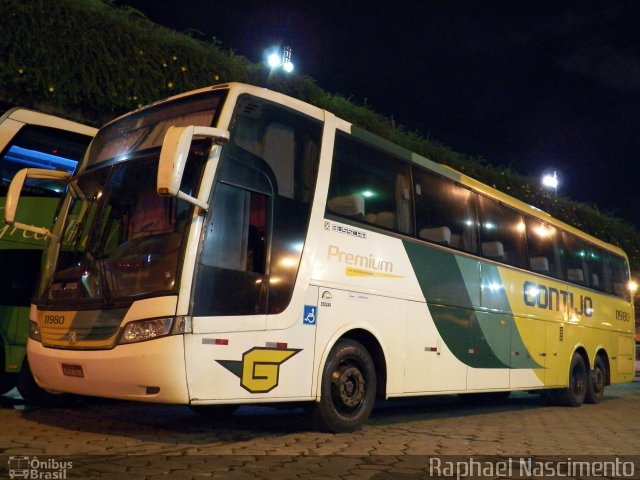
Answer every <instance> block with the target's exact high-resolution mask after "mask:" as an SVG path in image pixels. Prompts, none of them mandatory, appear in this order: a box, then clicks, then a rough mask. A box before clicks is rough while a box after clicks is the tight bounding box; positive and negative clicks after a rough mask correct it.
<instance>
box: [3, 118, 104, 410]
mask: <svg viewBox="0 0 640 480" xmlns="http://www.w3.org/2000/svg"><path fill="white" fill-rule="evenodd" d="M96 132H97V129H95V128H92V127H88V126H85V125H82V124H80V123H76V122H71V121H69V120H65V119H63V118H60V117H56V116H53V115H47V114H44V113H40V112H35V111H32V110H28V109H24V108H12V109H11V110H8V111H7V112H6V113H5V114H4V115H2V116H0V174H1V175H2V185H1V186H0V210H4V207H5V195H6V193H7V189H8V187H9V184H10V182H11V180H12V179H13V176H14V175H15V174H16V172H18V171H19V170H21V169H23V168H29V167H30V168H41V169H48V170H59V171H64V172H69V173H71V172H73V170H74V169H75V167H76V164H77V163H78V161H79V160H80V159H81V158H82V156H83V155H84V152H85V150H86V149H87V147H88V146H89V142H90V141H91V139H92V138H93V136H94V135H95V133H96ZM63 189H64V184H61V183H60V182H51V181H48V180H30V181H29V182H27V184H26V185H25V188H24V190H23V192H22V197H23V198H22V200H21V202H22V203H23V205H22V209H21V211H22V213H23V214H24V217H25V218H24V219H25V221H26V222H28V223H30V224H37V225H50V224H52V223H53V217H54V214H55V210H56V206H57V205H58V202H59V200H60V197H61V196H62V191H63ZM43 245H44V236H42V235H40V234H38V233H34V232H31V231H27V230H24V229H22V228H18V227H11V226H9V225H6V224H4V222H2V224H1V225H0V266H1V268H0V394H3V393H6V392H8V391H9V390H11V389H12V388H13V387H14V386H16V385H18V386H19V389H20V391H21V392H22V395H23V396H24V397H27V398H28V399H29V400H31V401H33V400H34V399H35V398H34V397H35V396H38V395H40V394H41V392H40V391H39V390H38V389H37V386H36V384H35V382H34V381H33V379H32V378H31V376H30V373H29V366H28V364H27V363H26V348H27V338H28V332H29V304H30V301H31V296H32V295H33V293H34V291H35V287H36V283H37V280H38V276H39V274H40V263H41V257H42V247H43Z"/></svg>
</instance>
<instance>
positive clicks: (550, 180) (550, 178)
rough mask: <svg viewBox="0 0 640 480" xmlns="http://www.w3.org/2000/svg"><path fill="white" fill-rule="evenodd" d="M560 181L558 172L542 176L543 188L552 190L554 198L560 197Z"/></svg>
mask: <svg viewBox="0 0 640 480" xmlns="http://www.w3.org/2000/svg"><path fill="white" fill-rule="evenodd" d="M559 184H560V181H559V180H558V172H557V171H555V170H554V171H553V174H549V173H546V174H544V175H543V176H542V186H544V187H545V188H552V189H553V194H554V196H556V197H557V196H558V185H559Z"/></svg>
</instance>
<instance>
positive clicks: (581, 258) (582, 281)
mask: <svg viewBox="0 0 640 480" xmlns="http://www.w3.org/2000/svg"><path fill="white" fill-rule="evenodd" d="M562 251H563V255H562V264H563V267H564V273H565V278H566V279H567V281H569V282H571V283H575V284H578V285H583V286H586V287H590V286H591V279H590V276H589V266H588V264H587V259H588V256H589V246H588V245H587V243H586V242H585V241H583V240H581V239H579V238H578V237H576V236H575V235H571V234H570V233H567V232H562Z"/></svg>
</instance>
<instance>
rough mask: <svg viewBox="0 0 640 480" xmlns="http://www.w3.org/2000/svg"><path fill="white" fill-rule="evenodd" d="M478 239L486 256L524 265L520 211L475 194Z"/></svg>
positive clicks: (526, 263) (523, 237) (524, 250)
mask: <svg viewBox="0 0 640 480" xmlns="http://www.w3.org/2000/svg"><path fill="white" fill-rule="evenodd" d="M478 207H479V208H478V215H479V218H480V239H481V241H482V255H483V256H484V257H486V258H489V259H492V260H497V261H501V262H505V263H508V264H510V265H515V266H516V267H521V268H527V267H528V264H529V262H528V261H527V257H526V252H527V245H526V239H525V224H524V221H523V219H522V215H521V214H520V213H519V212H517V211H516V210H513V209H512V208H509V207H507V206H506V205H502V204H501V203H498V202H497V201H495V200H492V199H490V198H486V197H479V202H478Z"/></svg>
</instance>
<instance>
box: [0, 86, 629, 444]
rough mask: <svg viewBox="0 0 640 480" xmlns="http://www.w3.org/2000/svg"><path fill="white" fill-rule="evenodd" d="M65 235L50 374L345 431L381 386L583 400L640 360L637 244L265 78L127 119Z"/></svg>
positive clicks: (54, 264)
mask: <svg viewBox="0 0 640 480" xmlns="http://www.w3.org/2000/svg"><path fill="white" fill-rule="evenodd" d="M45 173H46V172H42V171H34V172H25V173H24V174H23V175H22V176H21V177H20V178H19V179H17V180H14V182H13V183H12V185H11V189H12V192H10V194H11V195H13V196H12V207H13V208H12V209H11V210H7V212H6V216H7V221H8V222H9V223H12V222H15V221H16V218H15V214H16V210H15V206H16V204H17V195H18V193H19V191H20V188H21V185H20V184H21V181H22V179H24V178H30V177H31V175H41V176H44V174H45ZM19 212H20V209H18V214H19ZM36 230H37V229H36ZM38 231H41V230H38ZM47 236H48V238H49V241H48V246H47V250H46V255H47V256H46V260H47V262H46V266H45V271H44V274H43V277H42V280H41V283H40V287H39V291H38V293H37V295H36V297H35V298H34V303H33V304H32V306H31V329H30V340H29V344H28V354H29V361H30V363H31V367H32V370H33V372H34V375H35V378H36V380H37V381H38V383H39V384H40V385H41V386H42V387H43V388H46V389H51V390H57V391H63V392H72V393H78V394H84V395H96V396H103V397H113V398H120V399H129V400H139V401H145V402H164V403H175V404H188V405H191V406H193V407H195V408H196V409H200V410H201V409H202V407H203V406H207V405H221V404H222V405H227V406H235V405H240V404H257V403H270V404H273V403H277V402H288V403H291V402H306V406H307V407H309V408H310V409H311V410H312V411H313V415H314V417H315V418H316V420H317V421H318V422H319V425H320V427H321V428H323V429H326V430H329V431H334V432H339V431H350V430H353V429H356V428H358V427H360V426H361V425H362V424H363V422H365V421H366V419H367V417H368V416H369V414H370V412H371V409H372V407H373V404H374V401H375V400H376V399H384V398H390V397H405V396H416V395H434V394H453V393H457V394H464V393H480V392H494V393H495V394H498V395H506V394H507V393H508V392H510V391H514V390H521V391H533V390H540V391H545V392H550V393H551V392H552V393H553V394H554V395H553V396H554V398H556V399H557V400H558V401H559V402H561V403H564V404H567V405H574V406H577V405H580V404H582V403H583V402H584V401H587V402H592V403H597V402H599V401H600V400H601V398H602V396H603V393H604V389H605V386H606V385H608V384H614V383H621V382H628V381H631V380H632V379H633V376H634V321H633V320H634V311H633V305H632V302H631V292H630V287H631V281H630V275H629V267H628V261H627V258H626V256H625V254H624V252H623V251H622V250H620V249H619V248H617V247H615V246H612V245H609V244H607V243H604V242H602V241H600V240H598V239H596V238H593V237H591V236H589V235H587V234H585V233H583V232H580V231H578V230H576V229H575V228H573V227H571V226H569V225H566V224H564V223H562V222H559V221H557V220H555V219H553V218H552V217H550V216H549V215H547V214H545V213H544V212H542V211H540V210H538V209H536V208H533V207H531V206H529V205H526V204H524V203H522V202H520V201H518V200H516V199H514V198H512V197H509V196H508V195H505V194H503V193H501V192H498V191H496V190H495V189H493V188H490V187H488V186H486V185H483V184H481V183H479V182H477V181H475V180H473V179H471V178H468V177H466V176H465V175H463V174H461V173H459V172H456V171H454V170H452V169H450V168H447V167H445V166H442V165H439V164H436V163H434V162H432V161H430V160H428V159H426V158H424V157H421V156H419V155H416V154H414V153H411V152H409V151H407V150H405V149H403V148H401V147H399V146H397V145H393V144H391V143H389V142H387V141H385V140H383V139H381V138H379V137H377V136H374V135H372V134H370V133H367V132H366V131H364V130H362V129H360V128H357V127H355V126H354V125H351V124H350V123H348V122H346V121H344V120H341V119H339V118H336V117H335V116H334V115H333V114H331V113H330V112H327V111H324V110H322V109H320V108H317V107H314V106H312V105H309V104H306V103H304V102H301V101H299V100H296V99H293V98H290V97H287V96H284V95H281V94H279V93H275V92H272V91H269V90H266V89H263V88H257V87H253V86H248V85H243V84H235V83H232V84H226V85H219V86H215V87H210V88H205V89H201V90H197V91H194V92H190V93H186V94H182V95H179V96H176V97H172V98H170V99H168V100H165V101H162V102H158V103H156V104H153V105H151V106H149V107H146V108H143V109H141V110H137V111H135V112H133V113H130V114H128V115H125V116H123V117H121V118H119V119H116V120H114V121H113V122H111V123H109V124H107V125H106V126H104V127H103V128H102V129H101V130H100V131H99V132H98V134H97V135H96V137H95V139H94V141H93V142H92V144H91V146H90V147H89V150H88V152H87V155H86V156H85V158H84V160H83V161H82V163H81V164H80V166H79V167H78V169H77V171H76V172H75V173H74V174H73V175H70V176H69V179H68V187H67V193H66V196H65V199H64V202H63V204H62V206H61V209H60V213H59V215H58V217H57V221H56V223H55V225H54V227H53V229H52V231H50V232H47ZM198 407H200V408H198Z"/></svg>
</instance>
